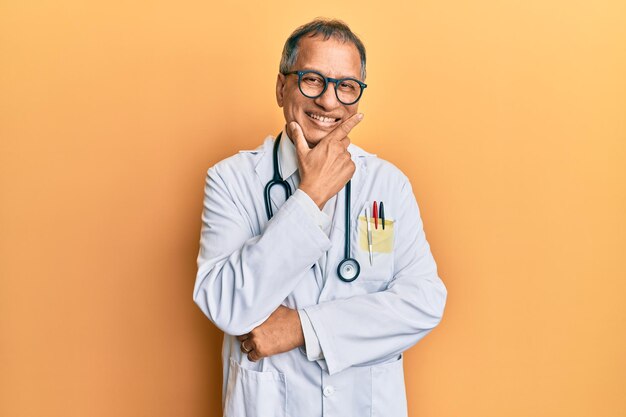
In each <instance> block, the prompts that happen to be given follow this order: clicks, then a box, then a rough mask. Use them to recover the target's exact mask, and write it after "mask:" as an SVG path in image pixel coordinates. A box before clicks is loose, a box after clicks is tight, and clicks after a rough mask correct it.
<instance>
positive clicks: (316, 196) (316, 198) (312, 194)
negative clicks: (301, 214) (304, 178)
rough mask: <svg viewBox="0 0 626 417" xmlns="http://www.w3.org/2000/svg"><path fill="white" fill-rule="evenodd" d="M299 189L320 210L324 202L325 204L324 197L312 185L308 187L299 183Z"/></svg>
mask: <svg viewBox="0 0 626 417" xmlns="http://www.w3.org/2000/svg"><path fill="white" fill-rule="evenodd" d="M300 190H302V191H303V192H304V193H306V195H308V196H309V198H310V199H311V200H313V202H314V203H315V205H317V207H318V208H319V209H320V210H322V209H323V208H324V204H326V199H325V198H324V197H323V196H321V194H320V193H319V192H316V191H315V190H314V189H313V188H312V187H309V186H308V185H306V184H304V185H303V184H301V185H300Z"/></svg>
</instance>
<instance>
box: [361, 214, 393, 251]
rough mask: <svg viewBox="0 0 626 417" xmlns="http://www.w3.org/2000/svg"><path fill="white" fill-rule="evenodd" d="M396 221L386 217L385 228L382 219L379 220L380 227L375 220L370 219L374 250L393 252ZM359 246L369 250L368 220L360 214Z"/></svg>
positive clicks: (363, 249)
mask: <svg viewBox="0 0 626 417" xmlns="http://www.w3.org/2000/svg"><path fill="white" fill-rule="evenodd" d="M394 223H395V222H394V221H393V220H391V219H385V228H384V229H383V225H382V220H380V219H379V220H378V227H376V226H375V223H374V220H373V219H370V230H371V231H372V252H373V253H374V254H377V253H391V252H393V228H394ZM359 247H360V248H361V250H362V251H365V252H369V245H368V241H367V222H366V221H365V216H359Z"/></svg>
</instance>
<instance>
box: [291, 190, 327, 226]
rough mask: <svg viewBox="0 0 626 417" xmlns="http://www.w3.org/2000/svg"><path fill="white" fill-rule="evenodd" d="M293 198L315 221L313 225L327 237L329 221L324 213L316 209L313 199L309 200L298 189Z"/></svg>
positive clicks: (307, 196) (306, 195)
mask: <svg viewBox="0 0 626 417" xmlns="http://www.w3.org/2000/svg"><path fill="white" fill-rule="evenodd" d="M293 198H295V199H296V200H297V201H298V203H300V204H301V205H302V208H303V209H304V210H305V211H306V212H307V213H309V216H311V218H312V219H314V220H315V223H316V224H317V225H318V226H319V227H320V228H321V229H322V230H323V231H324V232H325V233H326V234H327V235H328V230H329V228H330V223H331V219H330V217H329V216H328V215H327V214H326V213H324V212H323V211H322V210H320V209H319V207H317V204H315V202H314V201H313V199H311V197H309V195H308V194H307V193H305V192H304V191H302V190H301V189H299V188H298V189H297V190H296V192H295V193H293Z"/></svg>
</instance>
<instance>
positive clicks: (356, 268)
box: [337, 258, 361, 282]
mask: <svg viewBox="0 0 626 417" xmlns="http://www.w3.org/2000/svg"><path fill="white" fill-rule="evenodd" d="M360 272H361V266H360V265H359V263H358V262H357V260H356V259H354V258H346V259H344V260H343V261H341V262H340V263H339V266H337V275H339V279H340V280H342V281H344V282H352V281H354V280H355V279H357V278H358V276H359V273H360Z"/></svg>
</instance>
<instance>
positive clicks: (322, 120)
mask: <svg viewBox="0 0 626 417" xmlns="http://www.w3.org/2000/svg"><path fill="white" fill-rule="evenodd" d="M305 114H306V115H307V116H308V117H309V119H313V120H314V121H315V122H317V124H321V125H326V126H330V125H333V124H335V123H337V122H338V121H339V120H341V119H335V118H334V117H326V116H322V115H321V114H315V113H309V112H305Z"/></svg>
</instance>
